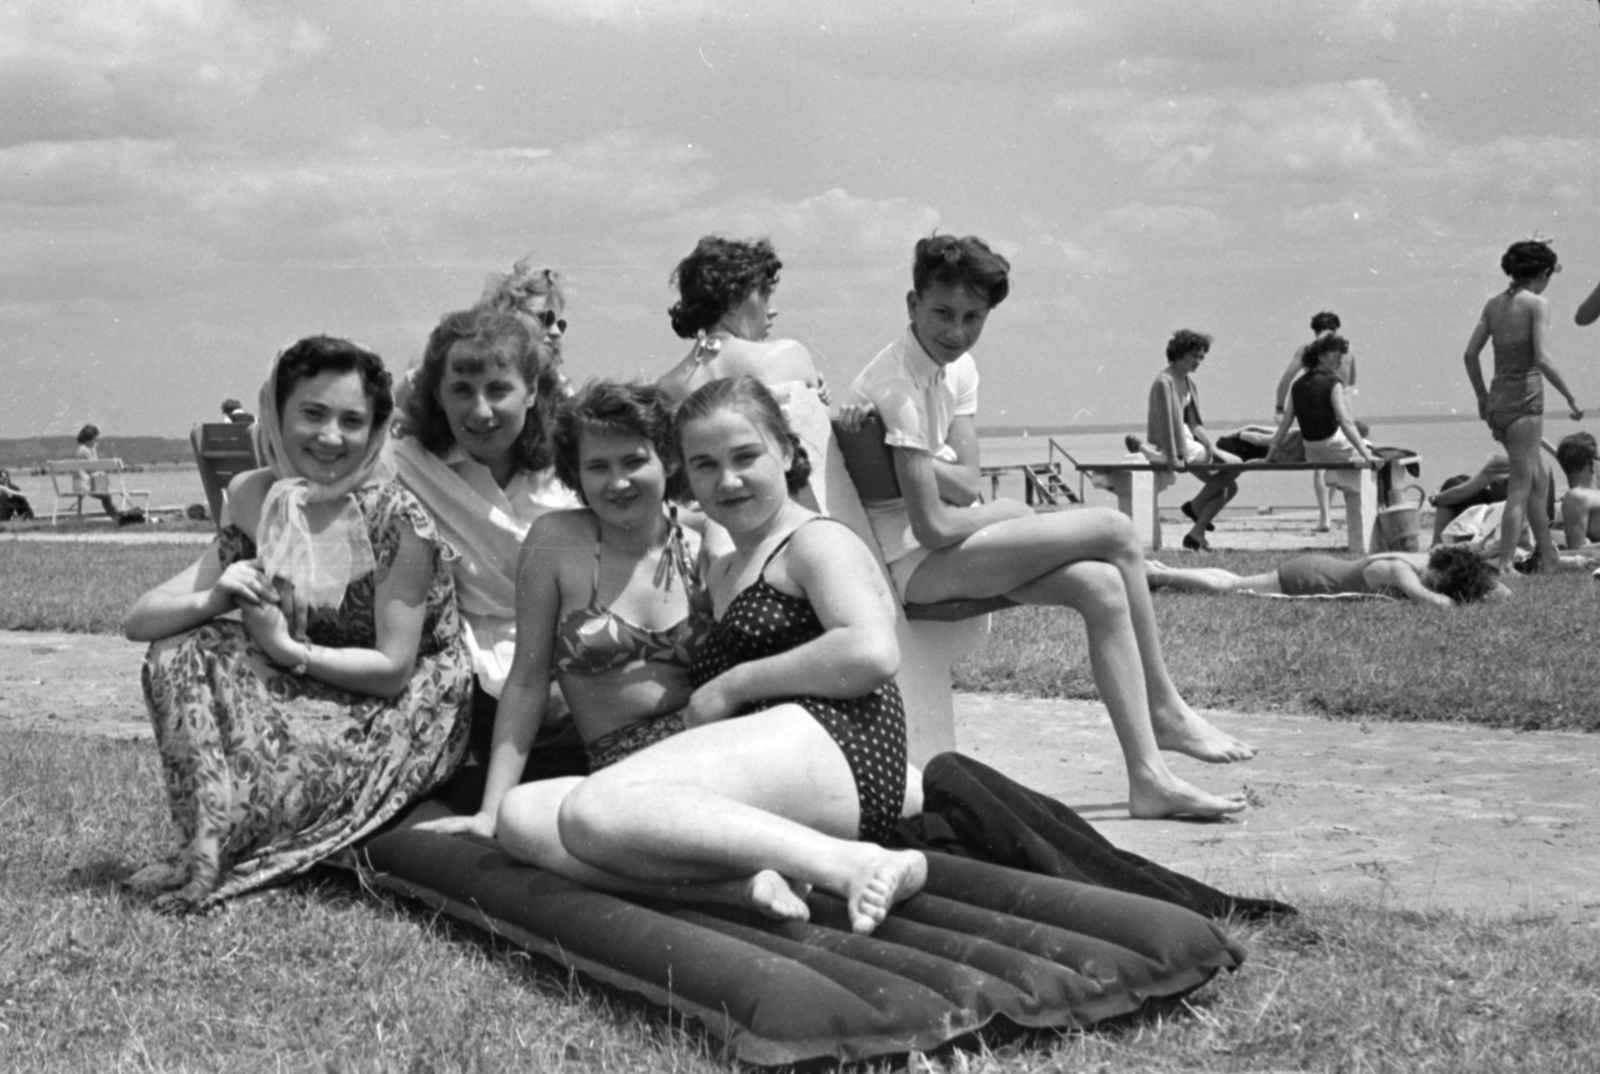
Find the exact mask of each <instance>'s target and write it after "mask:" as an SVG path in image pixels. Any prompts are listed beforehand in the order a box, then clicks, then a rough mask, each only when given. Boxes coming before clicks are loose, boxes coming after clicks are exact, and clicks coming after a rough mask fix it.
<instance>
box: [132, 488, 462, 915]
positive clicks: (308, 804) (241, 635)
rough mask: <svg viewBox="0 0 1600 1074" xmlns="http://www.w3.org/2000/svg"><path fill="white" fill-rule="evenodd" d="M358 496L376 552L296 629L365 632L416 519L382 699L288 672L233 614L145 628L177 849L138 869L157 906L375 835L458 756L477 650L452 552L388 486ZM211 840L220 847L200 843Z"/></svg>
mask: <svg viewBox="0 0 1600 1074" xmlns="http://www.w3.org/2000/svg"><path fill="white" fill-rule="evenodd" d="M354 496H355V499H356V503H357V505H358V506H359V508H360V510H361V513H362V515H363V516H364V517H365V519H366V522H367V528H368V532H369V534H370V537H371V541H372V551H373V556H374V558H375V559H376V561H377V568H376V570H375V572H374V573H373V574H369V575H366V576H364V577H362V578H358V579H356V580H355V581H353V582H351V583H350V586H349V588H348V589H347V591H346V593H345V597H344V601H343V603H342V604H341V605H340V607H339V608H338V609H337V610H336V611H331V612H330V611H322V610H313V612H312V614H311V617H310V619H309V621H308V623H307V626H306V634H307V637H308V638H309V639H310V641H311V643H312V644H313V645H317V646H325V647H328V648H374V647H376V645H377V632H376V626H375V620H374V613H373V603H374V598H375V595H376V590H377V582H376V579H377V578H378V577H379V576H380V575H381V574H382V573H383V572H384V571H386V570H388V568H389V566H390V565H391V564H392V563H393V562H394V558H395V555H396V553H397V551H398V549H399V546H400V540H401V537H402V536H403V533H404V531H405V530H406V529H412V530H414V531H415V532H416V534H417V535H418V536H419V537H421V538H422V539H424V540H427V541H431V542H433V544H434V555H433V579H432V581H431V582H430V584H429V587H428V593H427V599H426V611H425V618H424V622H423V627H422V637H421V641H420V644H419V646H418V650H417V663H416V668H415V670H414V671H413V673H412V676H411V680H410V682H409V683H407V685H406V688H405V690H404V692H403V693H401V694H400V696H399V697H397V698H394V699H392V700H391V699H386V698H380V697H374V696H371V695H367V694H357V693H351V692H349V691H347V690H343V689H340V688H339V687H336V686H330V685H328V684H327V683H324V682H320V681H318V680H317V679H314V678H312V677H310V676H297V675H294V674H293V673H291V672H290V671H289V670H288V669H286V668H282V667H279V666H278V665H276V664H274V663H273V662H272V661H271V660H270V659H269V658H268V657H267V655H266V653H265V652H263V651H262V649H261V648H260V647H259V646H258V645H257V644H256V643H255V641H254V640H252V639H251V637H250V635H249V633H248V632H247V631H246V630H245V628H244V626H243V625H242V624H241V623H239V622H237V621H235V620H232V619H214V620H212V621H211V622H209V623H207V624H205V625H204V626H201V627H198V628H196V629H194V630H190V631H187V632H186V633H183V634H178V635H176V636H174V637H170V638H163V639H162V640H160V641H157V642H155V643H153V644H152V645H151V646H150V650H149V652H148V654H147V655H146V656H145V661H144V669H143V672H142V675H141V679H142V683H143V687H144V697H145V704H146V706H147V707H148V709H149V712H150V722H151V723H152V724H153V725H154V727H155V736H156V744H157V746H158V748H159V750H160V753H161V763H162V767H163V769H164V771H165V778H166V787H167V796H168V798H169V800H170V804H171V808H172V817H173V820H174V822H175V823H176V825H177V828H178V836H179V846H180V849H179V851H178V853H177V855H176V856H175V857H174V858H173V860H172V861H171V862H170V863H168V864H167V865H164V866H154V867H152V868H151V869H147V870H144V871H143V880H142V882H141V880H140V878H139V877H135V880H134V883H135V886H142V887H144V888H145V889H147V890H167V891H169V892H172V893H171V894H169V895H168V896H167V905H166V907H165V908H168V909H200V908H205V907H209V906H214V905H216V904H218V903H220V902H222V901H223V900H224V899H227V898H230V897H232V896H235V895H239V894H242V893H244V892H246V891H250V890H251V889H254V888H258V887H261V886H263V885H265V884H268V883H271V882H273V881H277V880H280V879H283V878H285V877H288V876H292V875H293V874H295V873H299V872H302V871H304V870H305V869H307V868H309V867H310V866H312V865H314V864H315V863H317V862H318V861H321V860H322V859H324V858H326V857H328V856H329V855H330V854H333V853H335V852H337V851H340V850H342V849H344V848H346V847H348V846H350V845H351V844H353V843H355V842H357V841H358V840H360V839H362V838H364V837H365V836H367V835H370V834H371V833H372V832H374V831H375V830H377V829H378V828H379V827H380V826H382V825H383V824H384V823H385V822H386V821H388V820H390V819H391V818H392V817H394V816H395V815H396V814H397V813H398V812H399V811H400V810H401V809H403V808H404V807H405V806H406V805H408V804H409V803H411V802H413V801H415V800H416V799H417V798H419V797H422V796H423V795H426V794H427V793H428V792H429V791H431V790H432V789H433V788H435V787H437V786H438V785H439V784H441V783H442V782H444V780H445V779H447V778H448V777H449V776H450V775H451V773H452V772H453V771H454V770H455V767H456V765H457V764H458V763H459V761H460V760H461V755H462V751H463V748H464V746H465V744H466V736H467V727H468V722H469V721H468V712H469V709H470V704H471V700H472V658H471V656H470V654H469V653H468V652H467V648H466V644H465V642H464V641H463V639H462V637H461V630H460V624H459V621H458V619H457V613H456V601H455V587H454V583H453V582H452V580H451V574H450V568H449V565H448V563H446V562H445V560H446V558H447V556H448V555H450V554H452V553H450V551H449V547H448V545H446V544H444V543H443V542H442V540H441V538H440V537H439V534H438V532H437V530H436V529H435V528H434V523H433V520H432V518H431V517H430V516H429V515H428V513H427V512H426V510H424V509H423V507H422V505H421V504H420V503H418V502H417V500H416V499H414V498H413V497H412V496H411V494H410V493H409V492H406V491H405V490H403V489H401V488H400V487H399V486H397V485H394V484H384V485H380V486H373V487H368V488H365V489H362V490H360V491H358V492H356V493H355V494H354ZM218 542H219V555H220V558H221V561H222V566H223V567H224V568H227V567H228V566H229V565H231V564H233V563H236V562H238V561H240V560H249V559H253V558H255V555H256V548H255V542H254V541H253V540H252V539H251V538H250V537H249V535H247V534H245V533H244V532H243V531H241V530H239V529H238V528H236V527H232V526H230V527H228V528H227V529H225V530H224V531H223V532H222V533H221V534H220V535H219V536H218ZM207 842H209V843H211V844H213V845H215V846H217V847H218V849H219V851H220V853H217V854H208V853H207V852H205V851H204V850H202V849H200V847H201V846H202V845H203V844H205V843H207ZM174 889H176V890H174Z"/></svg>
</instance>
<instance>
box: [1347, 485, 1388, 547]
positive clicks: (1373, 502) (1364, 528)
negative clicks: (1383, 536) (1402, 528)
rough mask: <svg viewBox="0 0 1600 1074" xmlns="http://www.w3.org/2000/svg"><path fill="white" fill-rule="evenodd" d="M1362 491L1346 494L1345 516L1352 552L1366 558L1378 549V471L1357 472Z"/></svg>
mask: <svg viewBox="0 0 1600 1074" xmlns="http://www.w3.org/2000/svg"><path fill="white" fill-rule="evenodd" d="M1356 476H1357V479H1358V483H1359V484H1360V488H1361V490H1360V491H1359V492H1357V493H1354V494H1351V493H1349V492H1346V493H1345V496H1344V515H1345V530H1346V532H1347V537H1348V542H1349V548H1350V551H1351V552H1353V553H1354V554H1356V555H1358V556H1365V555H1368V554H1370V553H1372V552H1377V551H1380V549H1379V548H1378V546H1377V545H1378V533H1377V527H1378V507H1379V504H1378V471H1376V470H1365V469H1363V470H1357V471H1356Z"/></svg>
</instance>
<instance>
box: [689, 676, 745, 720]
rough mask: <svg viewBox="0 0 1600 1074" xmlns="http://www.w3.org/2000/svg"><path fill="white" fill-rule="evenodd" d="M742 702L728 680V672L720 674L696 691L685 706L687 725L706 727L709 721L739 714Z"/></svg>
mask: <svg viewBox="0 0 1600 1074" xmlns="http://www.w3.org/2000/svg"><path fill="white" fill-rule="evenodd" d="M741 704H742V702H741V701H740V699H739V698H738V696H737V695H736V694H735V692H734V691H733V689H732V684H731V683H729V682H728V675H727V674H726V673H724V674H721V675H718V676H717V677H716V678H714V679H712V680H711V681H710V682H708V683H706V684H705V685H704V686H702V687H700V688H699V689H698V690H696V691H695V692H694V693H692V694H690V695H689V703H688V704H687V705H685V706H684V707H683V725H684V726H685V727H704V726H705V725H706V724H708V723H716V722H717V721H719V720H726V719H727V718H728V717H730V716H737V715H738V713H739V708H740V706H741Z"/></svg>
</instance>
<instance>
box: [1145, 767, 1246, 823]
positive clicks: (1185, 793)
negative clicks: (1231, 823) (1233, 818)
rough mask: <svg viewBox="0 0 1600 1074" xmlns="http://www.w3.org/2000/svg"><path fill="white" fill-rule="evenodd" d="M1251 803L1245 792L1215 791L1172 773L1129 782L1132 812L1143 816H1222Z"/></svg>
mask: <svg viewBox="0 0 1600 1074" xmlns="http://www.w3.org/2000/svg"><path fill="white" fill-rule="evenodd" d="M1249 804H1250V803H1249V802H1247V801H1246V800H1245V797H1244V795H1242V794H1211V793H1210V792H1208V791H1203V790H1201V789H1200V788H1199V787H1196V786H1194V785H1193V784H1191V783H1186V782H1184V781H1183V780H1181V779H1179V778H1178V777H1177V776H1174V775H1171V774H1170V773H1169V774H1168V775H1167V776H1166V777H1165V778H1164V779H1163V780H1162V781H1161V782H1160V783H1159V784H1152V785H1150V786H1145V787H1141V786H1139V785H1137V784H1134V783H1132V782H1130V783H1129V785H1128V814H1129V815H1130V816H1132V817H1135V818H1137V819H1139V820H1154V819H1155V818H1157V817H1206V818H1213V817H1222V816H1226V815H1228V814H1229V813H1238V812H1239V811H1241V810H1243V809H1245V808H1246V807H1247V806H1248V805H1249Z"/></svg>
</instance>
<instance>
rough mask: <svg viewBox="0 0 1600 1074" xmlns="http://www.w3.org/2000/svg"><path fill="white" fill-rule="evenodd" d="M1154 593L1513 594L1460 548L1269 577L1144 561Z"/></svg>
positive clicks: (1284, 569) (1444, 600) (1318, 562)
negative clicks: (1179, 567) (1162, 590)
mask: <svg viewBox="0 0 1600 1074" xmlns="http://www.w3.org/2000/svg"><path fill="white" fill-rule="evenodd" d="M1145 576H1146V578H1147V579H1148V580H1149V582H1150V588H1151V589H1181V590H1186V591H1188V592H1191V593H1255V594H1258V595H1262V596H1268V595H1281V596H1286V597H1310V596H1336V595H1345V594H1374V595H1379V596H1386V597H1395V598H1398V599H1403V600H1414V601H1416V602H1417V603H1418V604H1431V605H1434V606H1435V607H1439V608H1451V607H1454V606H1456V605H1458V604H1472V603H1474V602H1476V601H1480V600H1490V599H1496V598H1498V597H1502V596H1505V595H1506V594H1507V593H1509V592H1510V591H1509V590H1508V589H1506V587H1505V586H1504V585H1502V584H1500V582H1499V581H1497V580H1496V573H1495V570H1494V568H1493V567H1491V566H1490V565H1489V564H1487V563H1485V562H1484V561H1483V560H1482V559H1480V558H1478V556H1477V554H1476V553H1474V552H1473V551H1472V550H1470V549H1468V548H1463V547H1461V546H1459V545H1440V546H1439V547H1437V548H1435V549H1433V551H1431V552H1428V553H1426V554H1424V553H1420V552H1379V553H1377V554H1376V555H1371V556H1366V557H1363V558H1362V559H1340V558H1339V557H1337V556H1325V555H1315V554H1313V555H1304V556H1295V557H1294V558H1293V559H1290V560H1287V561H1285V562H1283V563H1281V564H1279V565H1278V567H1277V568H1276V569H1275V570H1271V571H1267V572H1266V573H1265V574H1250V575H1241V574H1234V573H1233V572H1232V571H1227V570H1223V569H1222V568H1220V567H1187V568H1182V569H1175V568H1172V567H1168V566H1166V565H1165V564H1163V563H1157V562H1156V561H1154V560H1146V561H1145Z"/></svg>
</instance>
